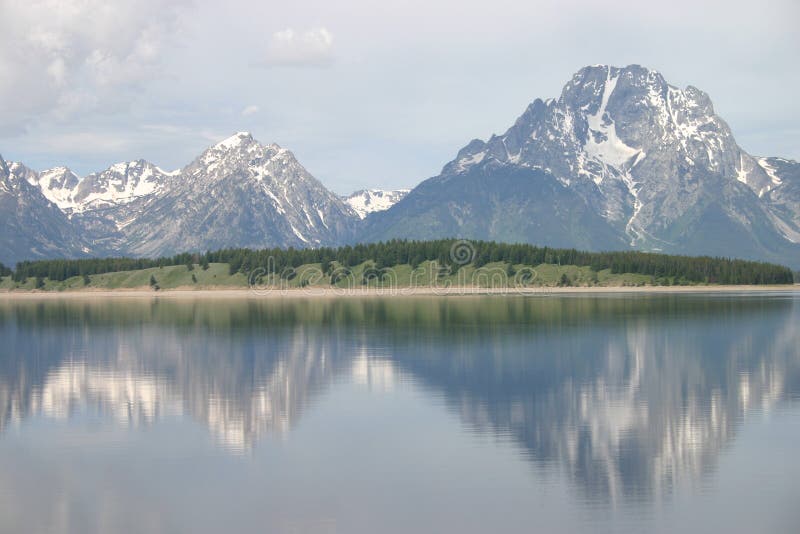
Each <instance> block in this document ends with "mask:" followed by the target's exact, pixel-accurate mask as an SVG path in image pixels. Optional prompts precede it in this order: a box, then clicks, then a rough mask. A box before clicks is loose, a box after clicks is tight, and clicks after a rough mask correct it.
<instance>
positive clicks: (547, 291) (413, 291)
mask: <svg viewBox="0 0 800 534" xmlns="http://www.w3.org/2000/svg"><path fill="white" fill-rule="evenodd" d="M780 292H793V293H798V294H800V285H798V284H795V285H779V286H744V285H741V286H720V285H716V286H710V285H709V286H669V287H667V286H653V287H649V286H646V287H534V288H522V289H515V288H493V289H491V288H474V287H448V288H435V287H417V288H398V289H369V288H354V289H342V288H302V289H283V290H279V289H271V290H270V289H249V288H234V289H231V288H206V289H194V288H177V289H168V290H161V291H153V290H151V289H149V288H139V289H114V290H102V289H83V290H80V291H21V290H15V291H5V292H0V300H17V299H102V298H137V299H153V298H158V299H162V298H166V299H263V298H352V297H404V296H405V297H413V296H485V295H508V296H545V295H564V294H587V295H596V294H670V293H672V294H677V293H741V294H755V293H780Z"/></svg>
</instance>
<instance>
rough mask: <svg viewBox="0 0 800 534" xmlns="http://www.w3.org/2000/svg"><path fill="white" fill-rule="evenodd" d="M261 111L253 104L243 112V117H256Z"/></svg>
mask: <svg viewBox="0 0 800 534" xmlns="http://www.w3.org/2000/svg"><path fill="white" fill-rule="evenodd" d="M260 110H261V108H259V107H258V106H256V105H255V104H251V105H249V106H247V107H246V108H244V109H243V110H242V117H249V116H250V115H255V114H256V113H258V112H259V111H260Z"/></svg>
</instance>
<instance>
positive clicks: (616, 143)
mask: <svg viewBox="0 0 800 534" xmlns="http://www.w3.org/2000/svg"><path fill="white" fill-rule="evenodd" d="M618 80H619V75H616V76H613V77H612V76H611V68H610V67H609V69H608V76H607V77H606V82H605V85H604V86H603V90H602V100H601V102H600V107H599V108H598V109H597V112H596V113H594V114H593V115H586V122H587V123H588V125H589V132H588V135H587V136H586V137H587V138H586V143H585V144H584V145H583V150H584V152H586V154H587V155H588V156H589V157H592V158H597V159H599V160H600V161H602V162H603V163H605V164H607V165H613V166H615V167H620V166H622V165H623V164H624V163H626V162H628V161H629V160H630V159H631V158H633V157H634V156H636V155H638V154H639V152H640V151H639V150H637V149H635V148H632V147H629V146H628V145H626V144H625V143H624V142H623V141H622V140H621V139H620V138H619V136H618V135H617V128H616V125H615V124H614V120H613V119H611V117H610V116H609V115H608V114H607V113H606V108H607V107H608V100H609V98H611V94H612V93H613V92H614V89H615V88H616V86H617V81H618ZM601 179H602V178H601Z"/></svg>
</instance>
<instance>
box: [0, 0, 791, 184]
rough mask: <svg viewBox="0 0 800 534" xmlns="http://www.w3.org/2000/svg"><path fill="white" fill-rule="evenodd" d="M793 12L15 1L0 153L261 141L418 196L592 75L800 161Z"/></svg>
mask: <svg viewBox="0 0 800 534" xmlns="http://www.w3.org/2000/svg"><path fill="white" fill-rule="evenodd" d="M798 21H800V2H798V0H765V1H761V2H752V1H749V0H748V1H747V2H744V1H738V0H724V1H723V0H719V1H717V0H714V1H708V2H703V1H701V0H672V1H670V2H664V1H663V0H662V1H658V2H648V1H643V0H638V1H628V0H624V1H623V0H605V1H603V2H589V1H577V0H557V1H556V0H554V1H530V0H529V1H525V0H518V1H513V2H512V1H507V0H492V1H488V2H487V1H486V0H481V1H473V0H457V1H456V0H448V1H441V2H436V1H435V0H419V1H417V0H410V1H406V2H399V1H392V0H381V1H375V0H363V1H362V0H337V1H331V0H318V1H311V0H293V1H292V2H285V1H282V2H272V1H243V0H228V1H226V2H206V1H202V0H195V1H190V0H185V1H181V0H177V1H176V0H117V1H113V0H46V1H36V0H0V154H2V155H3V157H4V158H6V159H9V160H18V161H23V162H25V163H27V164H28V165H29V166H31V167H33V168H35V169H39V170H41V169H45V168H48V167H52V166H56V165H67V166H69V167H71V168H72V169H73V170H75V171H76V172H78V173H79V174H88V173H89V172H93V171H97V170H102V169H104V168H106V167H108V166H109V165H110V164H112V163H114V162H117V161H122V160H130V159H138V158H145V159H147V160H150V161H152V162H153V163H155V164H157V165H159V166H161V167H163V168H165V169H173V168H178V167H182V166H183V165H185V164H187V163H189V162H190V161H191V160H192V159H193V158H194V157H195V156H197V155H198V154H199V153H200V152H201V151H202V150H203V149H204V148H205V147H207V146H209V145H211V144H213V143H214V142H216V141H218V140H220V139H222V138H224V137H227V136H228V135H230V134H232V133H234V132H236V131H240V130H246V131H250V132H252V133H253V135H254V136H255V137H256V139H258V140H259V141H261V142H263V143H268V142H276V143H278V144H280V145H281V146H284V147H286V148H289V149H290V150H292V151H293V152H294V153H295V155H296V156H297V157H298V159H299V160H300V162H301V163H302V164H303V165H305V166H306V168H308V170H309V171H311V173H312V174H314V175H315V176H316V177H317V178H319V179H320V180H321V181H322V182H323V183H324V184H325V185H327V186H328V187H330V188H331V189H333V190H334V191H336V192H338V193H347V192H350V191H352V190H355V189H359V188H364V187H381V188H396V187H408V186H413V185H415V184H417V183H418V182H420V181H421V180H423V179H425V178H427V177H429V176H433V175H435V174H438V172H439V170H440V169H441V167H442V166H443V165H444V163H446V162H447V161H449V160H450V159H452V158H453V157H454V155H455V153H456V152H457V151H458V149H459V148H461V147H462V146H463V145H465V144H466V143H467V142H468V141H469V140H470V139H473V138H476V137H477V138H482V139H485V138H487V137H489V136H490V135H491V134H492V133H501V132H503V131H505V130H506V129H507V128H508V127H509V126H510V125H511V124H512V123H513V122H514V120H515V119H516V117H517V116H518V115H519V114H521V113H522V111H523V110H524V109H525V107H526V106H527V104H528V103H529V102H531V101H532V100H534V99H535V98H537V97H541V98H548V97H556V96H558V94H559V93H560V92H561V87H562V86H563V85H564V84H565V83H566V82H567V81H568V80H569V79H570V77H571V76H572V74H573V73H574V72H575V71H577V70H578V69H580V68H581V67H583V66H585V65H589V64H595V63H604V64H612V65H618V66H624V65H627V64H630V63H638V64H641V65H644V66H647V67H649V68H653V69H656V70H659V71H661V72H662V73H663V74H664V76H665V78H666V79H667V81H669V82H670V83H672V84H673V85H677V86H679V87H685V86H686V85H694V86H697V87H699V88H700V89H703V90H704V91H706V92H708V93H709V94H710V95H711V98H712V100H713V102H714V105H715V108H716V110H717V112H718V113H719V114H720V116H722V117H723V118H724V119H725V120H727V121H728V123H729V124H730V126H731V128H732V129H733V132H734V135H735V136H736V138H737V140H738V142H739V144H740V145H741V146H742V147H743V148H744V149H745V150H747V151H748V152H750V153H752V154H756V155H775V156H784V157H791V158H793V159H800V103H799V100H800V98H799V97H798V95H799V94H800V69H798V57H800V37H798V36H799V35H800V31H798Z"/></svg>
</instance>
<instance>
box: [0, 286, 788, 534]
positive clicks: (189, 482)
mask: <svg viewBox="0 0 800 534" xmlns="http://www.w3.org/2000/svg"><path fill="white" fill-rule="evenodd" d="M798 444H800V298H798V297H797V296H793V295H792V294H790V293H786V294H781V293H777V294H756V293H751V294H746V295H745V294H717V295H715V294H710V293H709V294H689V295H670V294H660V295H640V294H635V295H561V296H557V295H552V296H544V295H541V296H534V297H520V296H516V297H515V296H499V297H498V296H495V297H477V296H475V297H421V296H420V297H395V298H378V297H375V298H355V297H352V298H339V299H335V298H287V299H280V298H266V299H238V300H225V299H213V300H203V299H196V300H192V299H170V298H153V299H125V298H120V299H104V300H90V299H85V300H81V299H63V300H59V299H47V300H30V299H22V300H15V299H8V298H2V297H0V532H3V533H5V532H28V533H38V532H53V533H58V532H75V533H92V532H98V533H100V532H102V533H108V532H131V533H133V532H136V533H138V532H159V533H160V532H164V533H167V532H169V533H173V532H178V533H181V532H186V533H205V532H208V533H212V532H213V533H217V532H226V533H238V532H246V533H249V532H270V533H303V532H313V533H316V532H323V533H333V532H337V533H370V534H373V533H384V532H386V533H400V532H403V533H406V532H409V533H428V532H430V533H444V532H457V533H473V532H474V533H487V532H509V533H514V532H532V531H539V532H547V533H557V532H645V531H646V532H674V531H680V532H712V531H716V532H796V531H797V529H798V525H800V506H798V505H799V504H800V458H798V454H800V453H798V448H797V445H798Z"/></svg>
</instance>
